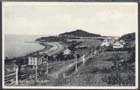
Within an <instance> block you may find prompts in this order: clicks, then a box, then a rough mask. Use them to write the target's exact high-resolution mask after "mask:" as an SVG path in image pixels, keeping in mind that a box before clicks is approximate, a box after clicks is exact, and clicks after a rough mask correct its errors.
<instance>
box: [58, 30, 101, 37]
mask: <svg viewBox="0 0 140 90" xmlns="http://www.w3.org/2000/svg"><path fill="white" fill-rule="evenodd" d="M59 36H71V37H100V36H101V35H99V34H93V33H89V32H86V31H83V30H81V29H77V30H75V31H72V32H65V33H62V34H59Z"/></svg>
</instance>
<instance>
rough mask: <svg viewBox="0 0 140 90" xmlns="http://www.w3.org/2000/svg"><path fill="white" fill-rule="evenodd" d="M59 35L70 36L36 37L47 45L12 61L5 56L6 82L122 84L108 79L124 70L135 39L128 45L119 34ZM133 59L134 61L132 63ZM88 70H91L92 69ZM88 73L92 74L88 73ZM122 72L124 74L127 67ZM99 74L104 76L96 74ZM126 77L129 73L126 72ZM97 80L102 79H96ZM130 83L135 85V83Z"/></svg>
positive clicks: (20, 84)
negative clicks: (99, 35) (41, 38)
mask: <svg viewBox="0 0 140 90" xmlns="http://www.w3.org/2000/svg"><path fill="white" fill-rule="evenodd" d="M59 37H60V38H64V37H67V38H65V39H66V40H65V41H59V40H58V41H57V40H56V41H52V42H46V41H45V40H42V41H41V40H40V41H36V42H37V43H39V44H43V45H45V49H43V50H40V51H37V52H34V53H32V54H29V55H26V56H24V57H19V58H14V59H12V60H11V61H10V60H5V63H6V64H5V85H7V86H23V85H24V86H34V85H41V86H49V85H50V86H59V85H62V86H63V85H64V86H67V85H84V84H83V83H84V82H85V81H86V85H87V86H88V85H89V86H90V85H105V86H106V85H110V84H113V85H115V84H120V83H118V82H115V83H114V82H113V80H112V81H106V78H108V77H110V74H112V73H113V71H112V70H114V68H115V70H118V68H119V69H120V67H122V69H121V70H123V67H124V66H125V64H126V63H127V62H130V61H132V60H130V58H131V57H129V56H130V55H131V53H130V52H132V51H135V50H134V49H135V43H131V44H132V45H130V46H129V45H128V42H125V41H124V40H123V39H120V37H111V36H106V37H104V36H101V37H73V36H71V35H61V36H59ZM128 46H129V47H128ZM133 56H134V54H133ZM115 59H119V60H115ZM134 62H135V61H132V63H133V64H134ZM134 67H135V65H133V67H132V66H131V68H134ZM116 68H117V69H116ZM125 68H126V67H125ZM88 70H89V71H90V70H92V73H91V72H89V71H88ZM109 70H110V71H109ZM106 72H108V73H109V74H108V73H107V74H106ZM83 73H84V74H83ZM100 73H101V74H102V73H103V74H102V75H101V74H100ZM117 73H118V72H117ZM127 73H128V72H127ZM88 74H89V76H90V75H91V77H92V78H91V77H88V76H87V75H88ZM93 74H94V75H95V76H94V75H93ZM123 74H125V73H124V71H123ZM96 75H98V76H99V77H101V78H96ZM113 75H114V74H113ZM93 76H94V77H93ZM111 76H112V75H111ZM120 76H121V75H120ZM76 77H77V79H78V78H79V79H78V80H77V81H75V80H76V79H75V80H74V78H76ZM80 77H81V78H80ZM83 77H88V79H91V80H92V81H91V82H89V81H90V80H89V81H88V80H85V81H84V80H83ZM104 77H106V78H104ZM123 77H128V76H126V75H124V76H123ZM93 79H94V80H93ZM133 79H134V78H133ZM133 79H132V80H133ZM79 80H83V81H79ZM96 80H97V81H100V82H95V81H96ZM108 80H109V79H108ZM116 80H117V79H116ZM124 81H125V80H124ZM124 81H122V83H121V84H124V83H123V82H124ZM80 82H81V83H80ZM87 82H88V83H87ZM129 84H130V85H133V84H134V83H128V85H129ZM126 85H127V84H126Z"/></svg>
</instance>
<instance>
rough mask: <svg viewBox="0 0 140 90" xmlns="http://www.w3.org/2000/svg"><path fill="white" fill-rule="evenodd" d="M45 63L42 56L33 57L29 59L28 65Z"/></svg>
mask: <svg viewBox="0 0 140 90" xmlns="http://www.w3.org/2000/svg"><path fill="white" fill-rule="evenodd" d="M42 63H43V56H42V55H31V56H29V57H28V65H41V64H42Z"/></svg>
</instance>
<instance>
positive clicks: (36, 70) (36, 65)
mask: <svg viewBox="0 0 140 90" xmlns="http://www.w3.org/2000/svg"><path fill="white" fill-rule="evenodd" d="M35 64H36V81H37V59H36V60H35Z"/></svg>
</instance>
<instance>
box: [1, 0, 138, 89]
mask: <svg viewBox="0 0 140 90" xmlns="http://www.w3.org/2000/svg"><path fill="white" fill-rule="evenodd" d="M5 3H6V4H10V5H21V4H22V5H93V4H99V3H100V4H101V5H102V4H118V3H119V4H132V2H130V3H124V2H118V3H112V2H109V3H105V2H104V3H103V2H94V3H93V2H2V47H3V48H2V69H3V70H2V71H3V72H2V88H4V89H138V80H139V78H138V24H137V30H136V35H135V36H136V51H135V52H136V62H135V65H136V66H135V67H136V69H135V70H136V72H135V75H136V78H135V86H9V87H8V86H5V85H4V73H5V71H4V7H3V4H5ZM133 4H136V5H137V11H138V4H137V3H134V2H133ZM137 18H138V12H137ZM137 22H138V19H137Z"/></svg>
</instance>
